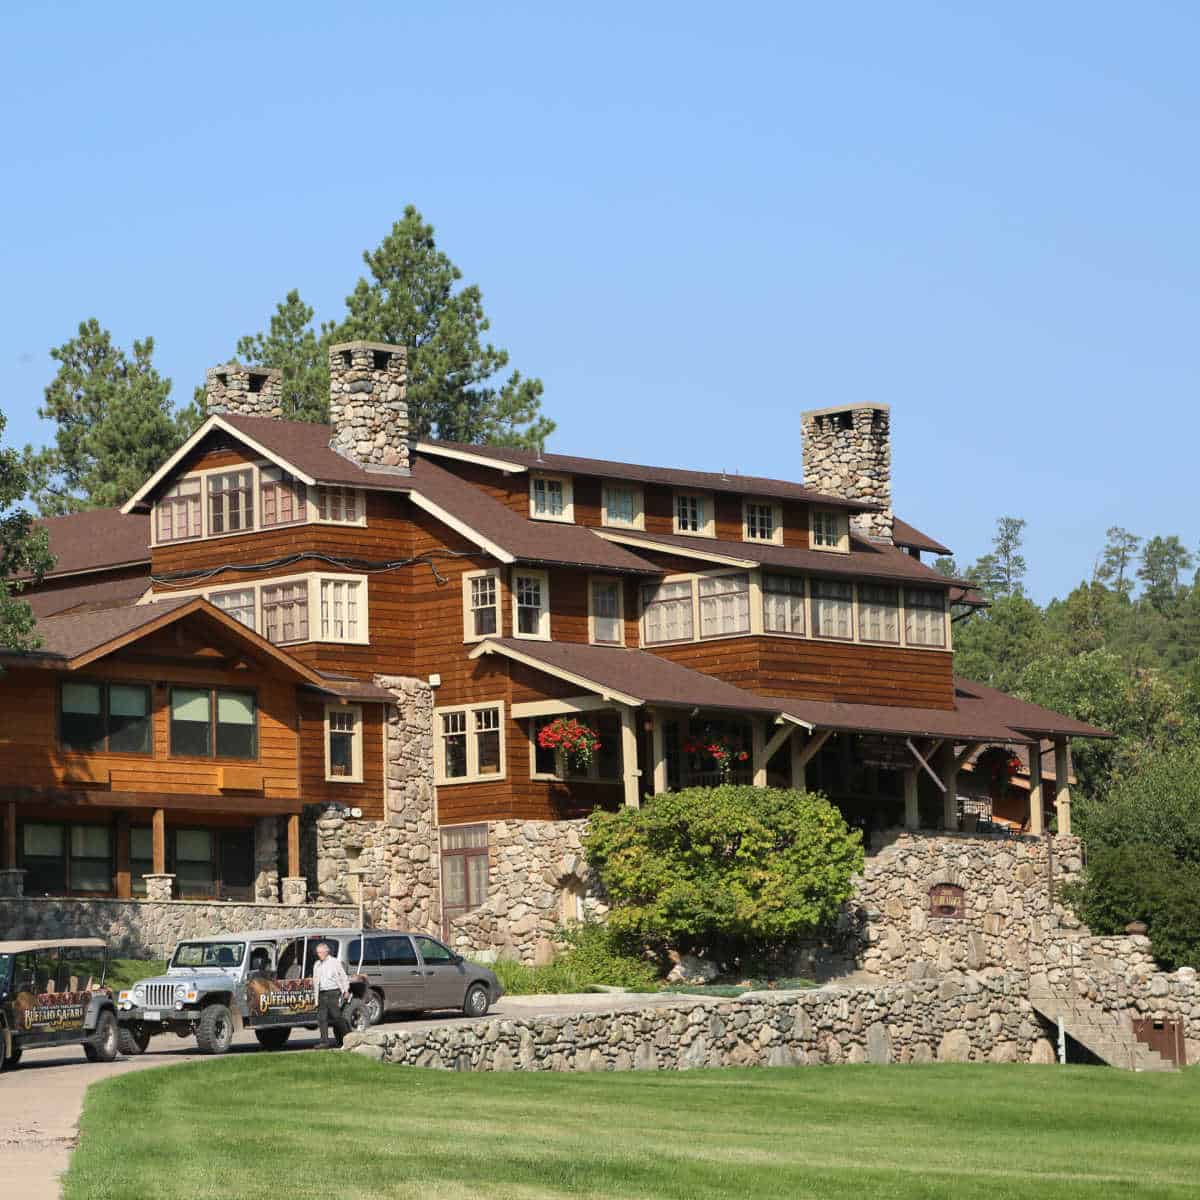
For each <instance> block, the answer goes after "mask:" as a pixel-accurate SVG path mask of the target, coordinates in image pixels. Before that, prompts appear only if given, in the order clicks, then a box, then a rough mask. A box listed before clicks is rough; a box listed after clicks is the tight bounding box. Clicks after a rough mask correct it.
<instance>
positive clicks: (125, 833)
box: [115, 812, 133, 900]
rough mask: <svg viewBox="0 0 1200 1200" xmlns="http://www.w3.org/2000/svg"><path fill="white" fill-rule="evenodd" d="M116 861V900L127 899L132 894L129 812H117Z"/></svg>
mask: <svg viewBox="0 0 1200 1200" xmlns="http://www.w3.org/2000/svg"><path fill="white" fill-rule="evenodd" d="M116 838H117V862H116V868H117V869H116V879H115V883H116V885H117V886H116V893H117V899H118V900H128V899H130V897H132V895H133V877H132V875H131V874H130V872H129V814H128V813H124V812H120V813H117V829H116Z"/></svg>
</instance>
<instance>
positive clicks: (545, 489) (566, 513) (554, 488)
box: [529, 475, 571, 521]
mask: <svg viewBox="0 0 1200 1200" xmlns="http://www.w3.org/2000/svg"><path fill="white" fill-rule="evenodd" d="M570 507H571V496H570V485H569V484H568V483H567V481H566V480H565V479H560V478H558V477H557V476H554V475H533V476H531V477H530V480H529V512H530V516H534V517H544V518H549V519H550V520H554V521H568V520H570V519H571V513H570Z"/></svg>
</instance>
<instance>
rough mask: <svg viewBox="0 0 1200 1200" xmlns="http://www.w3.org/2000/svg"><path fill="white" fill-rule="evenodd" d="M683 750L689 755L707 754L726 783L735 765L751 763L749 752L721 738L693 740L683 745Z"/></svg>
mask: <svg viewBox="0 0 1200 1200" xmlns="http://www.w3.org/2000/svg"><path fill="white" fill-rule="evenodd" d="M683 749H684V752H685V753H687V754H707V755H708V757H709V758H711V759H712V760H713V762H714V763H716V765H717V770H718V771H720V772H721V778H722V780H724V781H725V782H726V783H728V782H729V778H730V776H731V775H732V774H733V767H734V764H735V763H746V762H749V761H750V754H749V752H748V751H746V750H743V749H742V748H741V746H740V745H738V744H737V743H735V742H731V741H729V740H728V739H726V738H721V737H717V738H699V739H695V738H692V739H689V740H688V741H686V742H684V743H683Z"/></svg>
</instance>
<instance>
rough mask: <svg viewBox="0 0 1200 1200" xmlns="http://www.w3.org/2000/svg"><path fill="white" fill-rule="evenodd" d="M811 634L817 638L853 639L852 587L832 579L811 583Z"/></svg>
mask: <svg viewBox="0 0 1200 1200" xmlns="http://www.w3.org/2000/svg"><path fill="white" fill-rule="evenodd" d="M812 607H813V633H815V634H816V635H817V636H818V637H827V638H843V639H845V640H846V641H850V640H851V639H853V637H854V585H853V584H850V583H837V582H835V581H833V580H832V579H814V580H813V581H812Z"/></svg>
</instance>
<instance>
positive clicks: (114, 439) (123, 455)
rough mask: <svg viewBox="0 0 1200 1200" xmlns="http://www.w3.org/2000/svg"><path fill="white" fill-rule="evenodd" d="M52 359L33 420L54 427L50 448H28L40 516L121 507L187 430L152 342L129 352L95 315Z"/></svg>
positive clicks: (148, 340)
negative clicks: (52, 373)
mask: <svg viewBox="0 0 1200 1200" xmlns="http://www.w3.org/2000/svg"><path fill="white" fill-rule="evenodd" d="M50 357H51V358H53V359H55V361H57V362H58V364H59V366H58V372H57V374H56V375H55V377H54V379H53V380H52V381H51V383H50V385H49V386H48V387H47V388H46V400H45V404H44V405H43V406H42V407H41V408H39V409H38V416H40V417H42V418H44V419H47V420H52V421H54V422H55V424H56V426H57V428H56V430H55V435H54V444H53V445H52V446H47V447H44V448H43V449H41V450H35V449H34V448H33V447H32V446H26V447H25V451H24V455H23V459H24V466H25V469H26V470H27V471H28V473H29V494H30V497H31V499H32V500H33V502H34V503H35V504H36V505H37V507H38V511H39V512H40V513H41V514H42V515H43V516H56V515H59V514H62V513H70V512H79V511H80V510H82V509H87V508H107V507H112V506H114V505H119V504H122V503H123V502H124V501H125V500H127V499H128V498H129V497H130V496H131V495H132V494H133V493H134V492H135V491H136V490H137V489H138V487H139V486H141V484H142V483H144V482H145V480H146V479H147V478H149V476H150V475H152V474H153V473H154V471H156V470H157V469H158V467H159V466H160V465H161V464H162V462H163V460H164V459H166V458H167V457H168V456H169V455H170V454H171V453H173V452H174V450H175V449H176V448H177V447H178V446H179V444H180V443H181V442H182V441H183V439H184V437H186V435H187V433H188V431H189V430H188V425H187V418H186V416H183V415H181V414H176V413H175V411H174V409H173V408H172V405H171V400H170V392H171V381H170V380H169V379H164V378H163V377H162V376H161V375H159V373H158V371H157V370H156V369H155V367H154V362H153V358H154V339H153V338H146V339H145V340H144V341H140V342H139V341H135V342H134V343H133V353H132V356H130V355H127V354H126V353H125V351H124V350H122V349H121V347H120V346H116V345H114V344H113V340H112V335H111V334H110V333H109V332H108V330H107V329H102V328H101V326H100V323H99V322H98V321H97V320H96V319H95V318H94V317H93V318H91V319H90V320H87V321H82V322H80V325H79V330H78V333H77V334H76V336H75V337H73V338H71V339H70V341H67V342H64V343H63V344H62V345H61V346H57V347H55V348H54V349H53V350H51V351H50Z"/></svg>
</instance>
